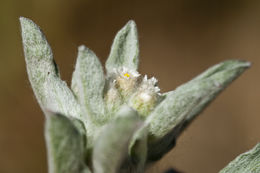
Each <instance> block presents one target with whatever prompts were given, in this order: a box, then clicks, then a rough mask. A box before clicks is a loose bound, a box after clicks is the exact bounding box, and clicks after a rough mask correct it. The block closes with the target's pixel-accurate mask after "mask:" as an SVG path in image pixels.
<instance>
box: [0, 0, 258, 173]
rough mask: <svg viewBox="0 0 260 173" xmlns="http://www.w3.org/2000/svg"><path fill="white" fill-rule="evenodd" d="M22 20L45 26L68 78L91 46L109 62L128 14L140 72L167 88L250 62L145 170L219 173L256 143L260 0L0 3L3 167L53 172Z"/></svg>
mask: <svg viewBox="0 0 260 173" xmlns="http://www.w3.org/2000/svg"><path fill="white" fill-rule="evenodd" d="M19 16H24V17H28V18H31V19H32V20H34V21H35V22H36V23H37V24H38V25H40V26H41V28H42V29H43V30H44V32H45V34H46V35H47V38H48V41H49V42H50V44H51V46H52V49H53V51H54V55H55V58H56V61H57V63H58V65H59V67H60V70H61V74H62V78H63V79H64V80H66V81H67V82H68V83H70V78H71V74H72V71H73V68H74V63H75V60H76V53H77V46H79V45H80V44H85V45H86V46H88V47H89V48H91V49H92V50H94V51H95V52H96V54H97V55H98V56H99V57H100V59H101V61H102V63H104V62H105V59H106V57H107V55H108V53H109V49H110V45H111V43H112V39H113V37H114V35H115V34H116V32H117V31H118V30H119V29H120V28H121V27H122V26H123V25H124V24H125V23H126V22H127V21H128V20H129V19H134V20H135V21H136V23H137V26H138V30H139V38H140V49H141V63H140V72H141V73H143V74H145V73H146V74H148V75H149V76H153V75H154V76H156V77H157V78H158V79H159V85H160V87H161V88H162V91H168V90H172V89H174V88H175V87H176V86H178V85H180V84H182V83H184V82H186V81H188V80H189V79H191V78H193V77H194V76H195V75H197V74H199V73H200V72H202V71H203V70H205V69H206V68H207V67H209V66H211V65H213V64H216V63H218V62H220V61H222V60H225V59H234V58H238V59H245V60H249V61H251V62H252V63H253V66H252V68H251V69H250V70H248V71H247V72H246V73H245V74H243V75H242V76H241V77H240V78H239V79H238V80H237V81H235V82H234V83H233V84H232V85H231V86H230V87H229V88H228V89H227V90H226V91H225V92H224V93H222V94H221V95H220V97H218V98H217V99H216V100H215V101H214V102H213V104H211V105H210V107H209V108H207V109H206V111H204V112H203V113H202V114H201V116H200V117H199V118H197V119H196V120H195V122H194V123H193V124H192V126H190V127H189V128H188V129H187V130H186V131H185V133H184V134H183V135H182V136H181V137H180V139H179V141H178V142H177V146H176V147H175V148H174V150H172V151H171V152H170V153H169V154H167V155H166V156H165V157H164V158H163V159H162V160H161V161H159V162H158V163H157V164H155V165H154V166H152V167H151V168H150V169H149V170H148V171H147V172H151V173H160V172H163V171H164V170H166V169H168V168H170V167H175V168H177V169H179V170H181V171H183V172H185V173H211V172H212V173H213V172H217V171H218V170H220V169H221V168H223V167H224V166H225V165H226V164H227V163H228V162H229V161H230V160H232V159H233V158H234V157H235V156H237V155H238V154H239V153H242V152H245V151H246V150H248V149H249V148H251V147H253V146H254V145H255V144H256V143H257V142H259V141H260V133H259V132H260V126H259V122H260V105H259V102H260V91H259V88H260V80H259V74H260V59H259V56H260V49H259V48H260V47H259V44H260V4H259V1H257V0H256V1H253V0H162V1H158V0H157V1H153V0H143V1H141V0H139V1H138V0H135V1H134V0H132V1H130V0H129V1H127V0H121V1H120V0H107V1H106V0H70V1H69V0H37V1H36V0H35V1H33V0H1V1H0V108H1V116H0V172H1V173H15V172H19V173H36V172H37V173H45V172H47V165H46V164H47V163H46V155H45V143H44V136H43V127H44V125H43V124H44V118H43V114H42V112H41V110H40V107H39V106H38V104H37V102H36V100H35V98H34V96H33V93H32V90H31V87H30V85H29V82H28V79H27V75H26V71H25V62H24V57H23V52H22V44H21V36H20V27H19V23H18V17H19Z"/></svg>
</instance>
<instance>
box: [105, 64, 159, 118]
mask: <svg viewBox="0 0 260 173" xmlns="http://www.w3.org/2000/svg"><path fill="white" fill-rule="evenodd" d="M108 81H109V89H108V91H107V94H106V96H105V98H106V101H107V106H108V108H110V110H113V109H114V108H118V107H119V105H120V104H124V103H126V104H128V105H129V106H130V107H132V108H134V109H135V110H137V111H138V113H139V114H140V115H141V116H147V115H148V114H149V113H150V112H151V111H152V110H153V108H155V106H156V104H157V103H158V101H159V97H160V95H161V94H160V93H159V91H160V89H159V87H158V86H157V82H158V80H157V79H156V78H155V77H152V78H150V79H148V77H147V75H145V76H141V75H140V74H139V73H138V72H137V71H136V70H133V69H128V68H126V67H122V68H119V69H114V70H113V73H112V74H110V77H109V78H108Z"/></svg>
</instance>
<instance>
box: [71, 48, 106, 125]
mask: <svg viewBox="0 0 260 173" xmlns="http://www.w3.org/2000/svg"><path fill="white" fill-rule="evenodd" d="M104 86H105V76H104V73H103V68H102V65H101V63H100V61H99V59H98V58H97V56H96V55H95V53H94V52H93V51H91V50H90V49H89V48H87V47H86V46H84V45H81V46H79V47H78V57H77V62H76V67H75V70H74V72H73V76H72V82H71V88H72V90H73V92H74V93H75V95H76V96H77V98H78V100H79V102H80V104H81V105H82V108H83V110H84V113H85V114H86V115H89V116H92V118H93V120H96V121H97V122H103V121H105V120H106V119H107V117H106V116H105V104H104V100H103V90H104ZM86 118H87V117H86Z"/></svg>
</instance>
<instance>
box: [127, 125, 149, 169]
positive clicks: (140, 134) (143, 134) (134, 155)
mask: <svg viewBox="0 0 260 173" xmlns="http://www.w3.org/2000/svg"><path fill="white" fill-rule="evenodd" d="M147 134H148V128H141V129H138V130H137V131H136V132H135V134H134V136H133V138H132V140H131V143H130V145H129V155H130V158H131V162H132V163H133V165H134V166H135V167H136V169H137V172H143V170H144V168H145V163H146V157H147Z"/></svg>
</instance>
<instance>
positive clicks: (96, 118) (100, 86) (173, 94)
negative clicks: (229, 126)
mask: <svg viewBox="0 0 260 173" xmlns="http://www.w3.org/2000/svg"><path fill="white" fill-rule="evenodd" d="M20 22H21V30H22V41H23V47H24V55H25V60H26V66H27V72H28V76H29V80H30V83H31V86H32V88H33V91H34V94H35V96H36V98H37V101H38V103H39V104H40V106H41V108H42V110H43V112H44V114H45V117H46V127H45V137H46V145H47V151H48V164H49V172H50V173H90V172H94V173H116V172H126V173H127V172H144V170H145V168H146V167H147V165H149V164H151V163H153V161H156V160H158V159H160V158H161V157H162V156H163V155H164V154H165V153H167V152H168V151H169V150H171V149H172V148H173V147H174V145H175V141H176V139H177V137H178V136H179V135H180V134H181V132H182V131H183V130H184V129H185V128H186V127H187V125H189V124H190V123H191V122H192V120H193V119H194V118H195V117H196V116H197V115H198V114H199V113H200V112H201V111H202V110H203V109H204V108H205V107H206V106H207V105H208V103H210V102H211V101H212V100H213V99H214V98H215V97H216V96H217V95H218V94H219V93H220V92H221V91H222V90H223V89H224V88H225V87H226V86H228V85H229V84H230V83H231V82H232V81H233V80H234V79H236V78H237V77H238V76H239V75H240V74H241V73H242V72H243V71H244V70H245V69H247V68H248V67H249V66H250V63H249V62H246V61H240V60H228V61H225V62H222V63H220V64H217V65H215V66H213V67H211V68H209V69H208V70H206V71H205V72H204V73H202V74H201V75H199V76H197V77H195V78H194V79H192V80H191V81H189V82H187V83H185V84H183V85H181V86H179V87H178V88H177V89H175V90H174V91H170V92H167V93H160V89H159V87H158V86H157V80H156V79H155V78H154V77H152V78H150V79H148V77H147V76H146V75H145V76H142V75H140V74H139V73H138V72H137V68H138V62H139V60H138V58H139V48H138V36H137V29H136V25H135V23H134V22H133V21H129V22H128V23H127V24H126V25H125V26H124V27H123V28H122V29H121V30H120V31H119V32H118V33H117V35H116V37H115V39H114V42H113V45H112V48H111V52H110V54H109V57H108V59H107V61H106V65H105V70H106V74H104V71H103V68H102V66H101V63H100V62H99V60H98V58H97V56H96V55H95V53H94V52H93V51H91V50H90V49H88V48H87V47H85V46H80V47H79V48H78V57H77V62H76V66H75V71H74V73H73V77H72V82H71V87H68V86H67V84H66V82H64V81H62V80H61V78H60V74H59V70H58V67H57V65H56V63H55V61H54V59H53V54H52V50H51V48H50V46H49V44H48V42H47V40H46V38H45V36H44V34H43V33H42V31H41V30H40V28H39V27H38V26H37V25H36V24H35V23H33V22H32V21H31V20H29V19H26V18H23V17H21V18H20Z"/></svg>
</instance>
